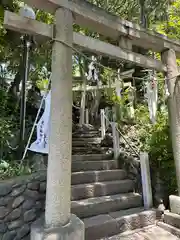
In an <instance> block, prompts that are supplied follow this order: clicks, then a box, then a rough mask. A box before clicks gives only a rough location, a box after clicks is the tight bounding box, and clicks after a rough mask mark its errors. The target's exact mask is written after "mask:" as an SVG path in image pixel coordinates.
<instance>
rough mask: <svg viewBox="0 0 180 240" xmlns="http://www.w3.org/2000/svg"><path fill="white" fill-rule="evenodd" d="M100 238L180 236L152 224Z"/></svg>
mask: <svg viewBox="0 0 180 240" xmlns="http://www.w3.org/2000/svg"><path fill="white" fill-rule="evenodd" d="M99 240H179V238H177V237H176V236H174V235H173V234H172V233H170V232H168V231H166V230H164V229H162V228H161V227H159V226H156V225H150V226H147V227H144V228H140V229H136V230H133V231H128V232H124V233H120V234H118V235H115V236H112V237H108V238H103V239H99Z"/></svg>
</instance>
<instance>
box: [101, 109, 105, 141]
mask: <svg viewBox="0 0 180 240" xmlns="http://www.w3.org/2000/svg"><path fill="white" fill-rule="evenodd" d="M100 114H101V137H102V139H103V138H104V137H105V135H106V122H105V112H104V109H101V110H100Z"/></svg>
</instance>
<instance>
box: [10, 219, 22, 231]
mask: <svg viewBox="0 0 180 240" xmlns="http://www.w3.org/2000/svg"><path fill="white" fill-rule="evenodd" d="M23 224H24V223H23V221H22V220H16V221H13V222H10V223H8V229H9V230H14V229H16V228H20V227H21V226H23Z"/></svg>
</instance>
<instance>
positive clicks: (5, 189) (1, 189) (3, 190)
mask: <svg viewBox="0 0 180 240" xmlns="http://www.w3.org/2000/svg"><path fill="white" fill-rule="evenodd" d="M11 191H12V187H11V185H7V186H4V185H0V197H4V196H6V195H7V194H9V193H10V192H11Z"/></svg>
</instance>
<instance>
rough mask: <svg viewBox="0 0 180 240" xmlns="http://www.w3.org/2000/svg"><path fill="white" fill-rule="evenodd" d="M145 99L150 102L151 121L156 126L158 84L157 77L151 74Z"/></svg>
mask: <svg viewBox="0 0 180 240" xmlns="http://www.w3.org/2000/svg"><path fill="white" fill-rule="evenodd" d="M145 98H146V99H147V102H148V108H149V117H150V120H151V122H152V123H153V124H155V123H156V113H157V104H158V84H157V79H156V77H155V75H154V74H153V75H152V73H149V79H148V82H147V84H146V94H145Z"/></svg>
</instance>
